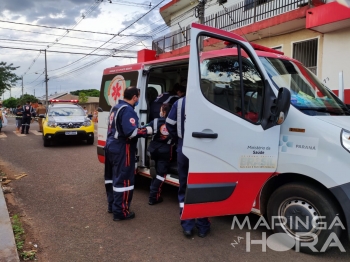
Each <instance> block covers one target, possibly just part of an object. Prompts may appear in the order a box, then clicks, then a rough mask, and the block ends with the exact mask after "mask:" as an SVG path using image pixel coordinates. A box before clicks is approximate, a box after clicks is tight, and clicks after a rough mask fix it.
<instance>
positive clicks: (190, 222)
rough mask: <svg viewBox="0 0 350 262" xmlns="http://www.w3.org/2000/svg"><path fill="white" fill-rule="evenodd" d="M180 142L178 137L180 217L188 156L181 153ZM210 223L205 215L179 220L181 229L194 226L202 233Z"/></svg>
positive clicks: (183, 200) (185, 186)
mask: <svg viewBox="0 0 350 262" xmlns="http://www.w3.org/2000/svg"><path fill="white" fill-rule="evenodd" d="M182 144H183V140H182V139H179V143H178V146H177V167H178V173H179V184H180V185H179V192H178V199H179V204H180V217H181V214H182V209H183V206H184V202H185V194H186V188H187V177H188V167H189V161H188V158H187V157H186V156H185V155H184V154H183V153H182ZM210 224H211V223H210V221H209V219H208V218H207V217H204V218H197V219H186V220H181V226H182V228H183V230H186V231H190V230H192V229H193V228H194V227H195V226H196V227H197V229H198V231H199V232H200V233H203V234H204V233H206V232H207V231H208V230H209V229H210Z"/></svg>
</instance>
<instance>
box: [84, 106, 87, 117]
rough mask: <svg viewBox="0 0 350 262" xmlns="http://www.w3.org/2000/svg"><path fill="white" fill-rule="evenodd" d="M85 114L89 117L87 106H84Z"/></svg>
mask: <svg viewBox="0 0 350 262" xmlns="http://www.w3.org/2000/svg"><path fill="white" fill-rule="evenodd" d="M84 112H85V115H86V116H87V115H88V111H87V109H86V106H84Z"/></svg>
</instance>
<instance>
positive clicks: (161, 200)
mask: <svg viewBox="0 0 350 262" xmlns="http://www.w3.org/2000/svg"><path fill="white" fill-rule="evenodd" d="M162 202H163V198H162V197H159V198H158V200H155V199H154V200H153V199H150V200H149V201H148V204H149V205H151V206H153V205H156V204H159V203H162Z"/></svg>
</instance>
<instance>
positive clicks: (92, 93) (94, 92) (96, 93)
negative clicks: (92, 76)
mask: <svg viewBox="0 0 350 262" xmlns="http://www.w3.org/2000/svg"><path fill="white" fill-rule="evenodd" d="M80 92H83V93H85V95H87V96H92V97H100V91H98V90H97V89H85V90H77V91H71V92H70V93H71V94H72V95H75V96H78V95H79V93H80Z"/></svg>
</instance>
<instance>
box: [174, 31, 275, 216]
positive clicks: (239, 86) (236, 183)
mask: <svg viewBox="0 0 350 262" xmlns="http://www.w3.org/2000/svg"><path fill="white" fill-rule="evenodd" d="M201 40H203V45H202V44H201V43H200V42H201ZM225 41H226V42H228V43H230V45H231V47H232V46H233V48H226V49H221V50H216V51H210V52H201V51H200V49H201V48H202V46H204V47H203V48H204V51H206V50H214V49H217V48H218V46H220V45H221V47H223V43H224V42H225ZM271 85H272V84H271V82H270V80H269V79H268V75H267V73H266V71H265V70H264V69H263V65H262V63H261V61H260V60H259V57H258V56H257V54H256V52H255V50H254V49H253V48H252V46H251V45H250V44H249V43H248V42H247V41H246V40H245V39H244V38H242V37H240V36H238V35H235V34H232V33H229V32H226V31H223V30H219V29H216V28H212V27H208V26H204V25H201V24H192V28H191V46H190V61H189V72H188V79H187V94H186V109H185V113H186V122H185V137H184V145H183V153H184V154H185V155H186V156H187V157H188V158H189V175H188V180H187V181H188V183H187V189H186V197H185V202H184V203H180V206H181V207H182V206H183V207H184V209H183V212H182V217H181V218H182V219H188V218H199V217H211V216H222V215H230V214H244V213H249V212H250V211H251V210H252V208H258V207H256V204H257V203H255V199H256V197H257V195H258V194H259V192H260V189H261V188H262V186H263V185H264V183H265V182H266V181H267V180H268V179H269V178H270V177H271V176H272V175H273V174H274V173H275V171H276V168H277V158H278V147H279V134H280V127H279V126H277V125H275V124H274V123H269V122H268V119H270V117H269V115H268V113H269V109H271V106H272V104H273V101H275V100H274V99H275V97H276V94H277V89H276V90H274V88H271Z"/></svg>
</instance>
